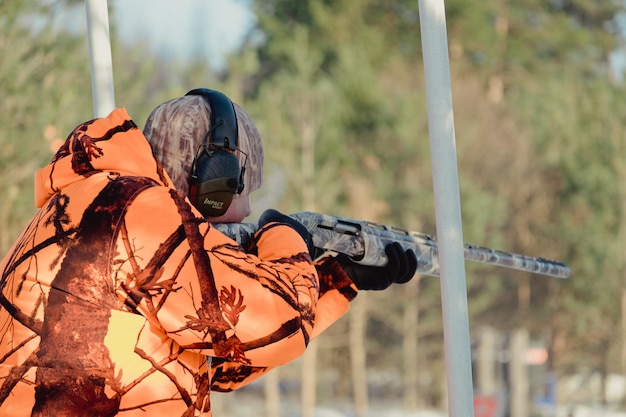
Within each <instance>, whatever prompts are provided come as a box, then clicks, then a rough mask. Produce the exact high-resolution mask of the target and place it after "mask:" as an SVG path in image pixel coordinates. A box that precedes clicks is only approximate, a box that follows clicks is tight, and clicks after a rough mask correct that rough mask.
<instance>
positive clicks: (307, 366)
mask: <svg viewBox="0 0 626 417" xmlns="http://www.w3.org/2000/svg"><path fill="white" fill-rule="evenodd" d="M317 346H318V341H317V340H313V341H311V343H309V346H308V348H307V350H306V353H305V354H304V356H303V358H302V390H301V396H302V398H301V401H302V404H301V406H302V417H313V415H314V414H315V403H316V399H317V395H316V394H317V389H316V387H317Z"/></svg>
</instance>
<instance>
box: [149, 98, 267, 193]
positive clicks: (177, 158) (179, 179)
mask: <svg viewBox="0 0 626 417" xmlns="http://www.w3.org/2000/svg"><path fill="white" fill-rule="evenodd" d="M233 104H234V107H235V112H236V115H237V127H238V130H239V138H238V147H239V149H240V150H241V151H242V152H243V153H245V154H246V155H247V163H246V172H245V177H244V183H245V186H246V189H247V191H249V192H252V191H254V190H257V189H259V188H260V187H261V184H262V182H263V142H262V140H261V134H260V133H259V131H258V129H257V127H256V125H255V124H254V121H253V120H252V118H251V117H250V115H249V114H248V113H246V111H245V110H243V109H242V108H241V107H240V106H239V105H238V104H236V103H233ZM210 118H211V109H210V106H209V104H208V102H207V101H206V100H205V99H204V98H203V97H201V96H184V97H179V98H175V99H172V100H168V101H166V102H165V103H163V104H160V105H159V106H157V107H156V108H155V109H154V110H152V112H151V113H150V115H149V116H148V120H147V121H146V126H145V127H144V129H143V133H144V135H145V136H146V138H147V139H148V142H149V143H150V146H151V148H152V152H153V153H154V157H155V158H156V159H157V160H158V161H159V162H160V163H161V164H162V165H163V168H164V169H165V172H167V174H168V175H169V176H170V178H171V179H172V182H173V183H174V187H176V189H177V190H178V191H180V192H181V193H183V194H185V195H187V194H188V192H189V174H190V172H191V165H192V162H193V159H194V157H195V156H196V154H197V152H198V148H199V147H200V145H201V144H202V141H203V139H204V136H205V135H206V133H207V131H208V130H209V124H210ZM236 155H237V157H238V158H239V161H240V163H243V159H244V158H245V157H244V156H243V155H242V154H241V153H240V152H236Z"/></svg>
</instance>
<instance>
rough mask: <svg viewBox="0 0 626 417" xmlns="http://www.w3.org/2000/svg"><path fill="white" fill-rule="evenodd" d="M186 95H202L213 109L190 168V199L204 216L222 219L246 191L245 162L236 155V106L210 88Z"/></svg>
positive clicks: (199, 89) (198, 89) (193, 91)
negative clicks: (235, 198)
mask: <svg viewBox="0 0 626 417" xmlns="http://www.w3.org/2000/svg"><path fill="white" fill-rule="evenodd" d="M186 95H188V96H189V95H197V96H202V97H204V98H205V99H206V100H207V101H208V103H209V106H210V107H211V124H210V128H209V131H208V132H207V133H206V135H205V136H204V140H203V141H202V145H201V146H200V148H199V149H198V152H197V153H196V156H195V157H194V160H193V163H192V165H191V173H190V177H189V199H190V200H191V203H192V204H193V205H194V206H195V207H196V208H197V209H198V210H199V211H200V213H202V214H203V215H204V216H205V217H217V216H221V215H223V214H224V213H226V210H228V207H230V203H231V202H232V200H233V196H234V195H235V194H241V192H242V191H243V188H244V182H243V174H244V172H245V170H246V166H245V165H246V164H245V160H244V164H243V167H241V168H240V166H239V159H238V158H237V156H236V155H235V153H234V152H235V151H237V150H238V149H237V141H238V138H239V136H238V130H237V115H236V114H235V107H234V106H233V103H232V101H231V100H230V99H229V98H228V97H226V96H225V95H224V94H222V93H220V92H219V91H215V90H209V89H207V88H197V89H194V90H191V91H190V92H188V93H187V94H186ZM244 155H245V154H244Z"/></svg>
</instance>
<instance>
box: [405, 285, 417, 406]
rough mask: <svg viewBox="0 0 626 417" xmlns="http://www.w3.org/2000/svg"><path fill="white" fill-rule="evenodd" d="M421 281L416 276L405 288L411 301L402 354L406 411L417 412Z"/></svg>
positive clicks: (406, 320) (406, 315)
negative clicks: (418, 327)
mask: <svg viewBox="0 0 626 417" xmlns="http://www.w3.org/2000/svg"><path fill="white" fill-rule="evenodd" d="M419 281H420V276H416V277H415V278H413V279H412V280H411V281H409V282H408V283H407V284H405V286H404V290H405V291H406V296H407V298H408V299H409V302H408V303H407V306H406V308H405V309H404V320H403V329H402V334H403V335H404V338H403V342H402V353H403V355H404V358H403V362H404V409H405V410H407V411H416V410H417V408H418V407H419V397H420V395H419V384H418V380H419V378H418V375H419V360H418V357H417V355H418V344H417V326H418V323H419V307H418V305H419V303H418V297H419Z"/></svg>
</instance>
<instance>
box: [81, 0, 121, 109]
mask: <svg viewBox="0 0 626 417" xmlns="http://www.w3.org/2000/svg"><path fill="white" fill-rule="evenodd" d="M85 9H86V12H87V36H88V41H89V61H90V63H91V93H92V96H93V108H94V115H95V117H105V116H107V115H108V114H109V113H110V112H111V111H112V110H113V109H114V108H115V88H114V85H113V60H112V58H111V38H110V36H109V10H108V8H107V0H85Z"/></svg>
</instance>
